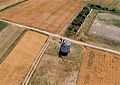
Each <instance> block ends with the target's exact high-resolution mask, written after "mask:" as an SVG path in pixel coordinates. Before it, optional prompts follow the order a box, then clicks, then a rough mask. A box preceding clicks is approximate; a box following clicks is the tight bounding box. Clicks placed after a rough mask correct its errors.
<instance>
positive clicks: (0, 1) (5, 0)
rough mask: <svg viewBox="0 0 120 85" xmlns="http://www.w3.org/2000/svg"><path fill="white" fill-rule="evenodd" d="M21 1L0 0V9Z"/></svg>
mask: <svg viewBox="0 0 120 85" xmlns="http://www.w3.org/2000/svg"><path fill="white" fill-rule="evenodd" d="M22 1H24V0H0V10H2V9H4V8H6V7H9V6H11V5H14V4H16V3H19V2H22Z"/></svg>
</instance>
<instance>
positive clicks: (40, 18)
mask: <svg viewBox="0 0 120 85" xmlns="http://www.w3.org/2000/svg"><path fill="white" fill-rule="evenodd" d="M83 5H84V3H83V2H81V0H73V1H72V0H52V1H51V0H28V1H26V2H24V3H22V4H19V5H17V6H16V7H13V8H10V9H8V10H6V11H3V12H2V13H0V18H2V19H6V20H9V21H12V22H16V23H19V24H24V25H27V26H31V27H35V28H38V29H41V30H45V31H49V32H53V33H59V32H61V31H62V30H63V28H64V27H65V26H66V25H67V24H69V21H70V20H71V19H72V18H73V17H74V16H75V15H76V13H77V12H78V11H80V10H81V9H82V7H83ZM13 10H14V11H13ZM23 10H24V11H23Z"/></svg>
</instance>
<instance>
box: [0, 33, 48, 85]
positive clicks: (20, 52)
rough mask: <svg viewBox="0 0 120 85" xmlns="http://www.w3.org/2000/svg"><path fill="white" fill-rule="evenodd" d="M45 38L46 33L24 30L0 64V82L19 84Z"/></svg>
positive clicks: (9, 84)
mask: <svg viewBox="0 0 120 85" xmlns="http://www.w3.org/2000/svg"><path fill="white" fill-rule="evenodd" d="M46 40H47V36H46V35H43V34H39V33H36V32H32V31H28V32H26V34H25V35H24V36H23V38H22V39H21V40H20V41H19V43H18V44H17V45H16V47H15V48H14V49H13V50H12V51H11V53H10V54H9V55H8V56H7V58H6V59H5V60H4V61H3V62H2V63H1V64H0V84H1V85H20V84H21V83H22V81H23V80H24V78H25V75H26V74H27V72H28V71H29V69H30V66H31V65H32V63H33V62H34V60H35V58H36V57H37V55H38V53H39V52H40V50H41V49H42V47H43V45H44V44H45V42H46Z"/></svg>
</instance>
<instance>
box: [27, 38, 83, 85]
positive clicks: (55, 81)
mask: <svg viewBox="0 0 120 85" xmlns="http://www.w3.org/2000/svg"><path fill="white" fill-rule="evenodd" d="M59 45H60V44H59V39H56V38H53V39H51V42H50V44H49V46H48V48H47V50H46V51H45V54H44V55H43V57H42V59H41V61H40V62H39V64H38V66H37V68H36V70H35V72H34V74H33V75H32V77H31V79H30V81H29V84H28V85H76V81H77V77H78V73H79V67H80V64H81V60H82V53H83V48H82V47H81V46H79V45H76V44H73V43H72V46H71V52H70V53H69V54H68V56H64V57H62V58H60V57H59V56H58V49H59Z"/></svg>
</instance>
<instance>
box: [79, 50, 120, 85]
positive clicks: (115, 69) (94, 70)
mask: <svg viewBox="0 0 120 85" xmlns="http://www.w3.org/2000/svg"><path fill="white" fill-rule="evenodd" d="M78 85H120V55H116V54H112V53H108V52H104V51H99V50H96V49H92V48H86V51H85V53H84V55H83V61H82V64H81V70H80V74H79V79H78Z"/></svg>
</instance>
